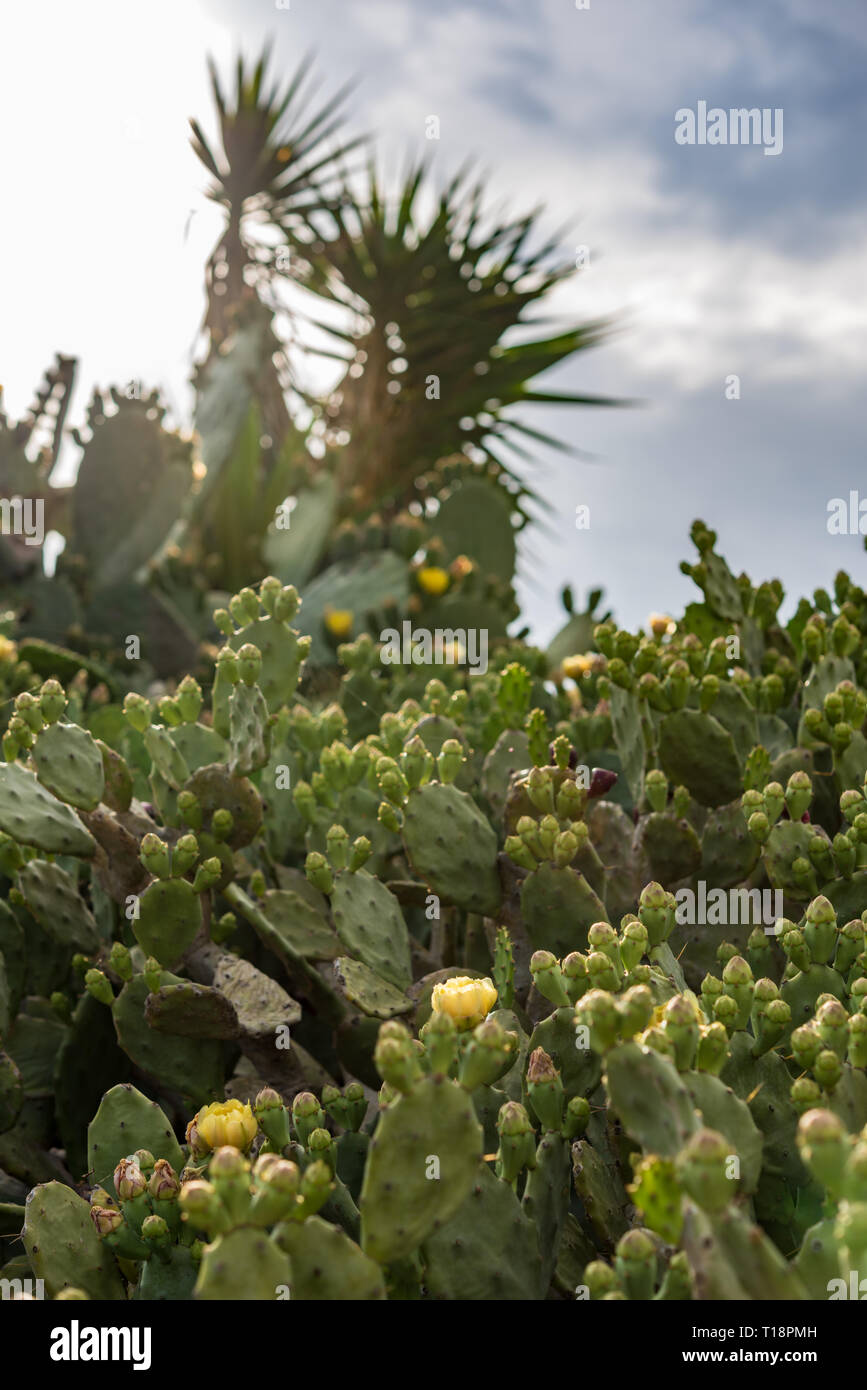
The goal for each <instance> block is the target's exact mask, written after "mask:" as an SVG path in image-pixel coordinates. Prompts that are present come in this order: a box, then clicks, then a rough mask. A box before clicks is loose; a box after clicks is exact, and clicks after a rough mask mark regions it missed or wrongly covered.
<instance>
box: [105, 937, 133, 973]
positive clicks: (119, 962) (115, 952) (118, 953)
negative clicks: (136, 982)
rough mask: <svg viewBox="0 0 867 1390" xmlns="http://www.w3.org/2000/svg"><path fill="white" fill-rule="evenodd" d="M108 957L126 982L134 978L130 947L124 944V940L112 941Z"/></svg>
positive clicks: (113, 968)
mask: <svg viewBox="0 0 867 1390" xmlns="http://www.w3.org/2000/svg"><path fill="white" fill-rule="evenodd" d="M108 959H109V965H110V966H111V968H112V970H113V971H114V973H115V975H117V977H118V979H120V980H123V981H124V982H126V981H127V980H131V979H132V960H131V958H130V954H129V950H128V948H127V947H126V946H124V944H123V942H122V941H114V942H112V947H111V951H110V953H109V958H108Z"/></svg>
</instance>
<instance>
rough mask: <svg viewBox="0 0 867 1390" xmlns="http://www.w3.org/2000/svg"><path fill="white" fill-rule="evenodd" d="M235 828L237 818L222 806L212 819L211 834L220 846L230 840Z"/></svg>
mask: <svg viewBox="0 0 867 1390" xmlns="http://www.w3.org/2000/svg"><path fill="white" fill-rule="evenodd" d="M234 828H235V817H234V816H233V815H232V812H231V811H230V810H229V809H228V808H227V807H225V806H220V807H219V808H218V809H217V810H216V811H215V812H214V814H213V816H212V817H211V834H212V835H213V837H214V839H215V840H216V841H217V843H218V844H222V843H223V842H224V841H225V840H228V838H229V836H230V835H231V833H232V831H233V830H234Z"/></svg>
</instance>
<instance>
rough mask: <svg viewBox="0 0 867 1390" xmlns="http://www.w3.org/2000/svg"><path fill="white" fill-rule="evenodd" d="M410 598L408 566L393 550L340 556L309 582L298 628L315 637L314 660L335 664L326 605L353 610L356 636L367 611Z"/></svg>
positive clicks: (311, 651) (311, 656) (299, 615)
mask: <svg viewBox="0 0 867 1390" xmlns="http://www.w3.org/2000/svg"><path fill="white" fill-rule="evenodd" d="M408 598H409V567H408V565H407V562H406V560H404V559H403V558H402V557H401V556H400V555H396V554H395V553H394V551H391V550H379V551H374V552H371V553H369V554H366V555H362V556H361V557H360V558H359V559H357V560H351V561H344V560H340V561H338V562H337V564H334V565H330V566H329V568H328V569H326V570H323V571H322V573H321V574H318V575H317V576H316V578H315V579H314V580H313V582H312V584H308V585H307V589H306V591H305V594H304V606H303V608H302V609H301V612H300V613H299V614H298V616H297V618H296V619H295V622H296V625H297V627H298V631H299V632H302V633H306V634H309V635H310V636H311V637H312V638H313V645H312V646H311V648H310V660H311V662H312V663H315V664H316V665H320V666H329V665H334V664H335V655H334V651H333V649H332V648H331V647H330V646H329V644H328V641H327V640H326V637H325V624H324V620H325V613H326V609H328V608H335V609H348V610H349V611H350V612H351V613H353V614H354V615H355V620H354V622H353V630H352V636H353V637H357V636H358V634H359V633H360V632H362V631H364V619H365V617H366V615H367V614H368V613H372V612H375V611H378V610H380V609H382V608H383V607H385V605H386V604H390V603H394V604H396V605H397V606H398V607H399V608H400V607H402V606H403V604H404V603H405V602H406V600H407V599H408ZM248 631H249V629H248ZM245 639H246V640H248V641H251V640H254V639H253V638H247V637H246V633H245ZM257 645H258V644H257Z"/></svg>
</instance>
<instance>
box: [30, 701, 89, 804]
mask: <svg viewBox="0 0 867 1390" xmlns="http://www.w3.org/2000/svg"><path fill="white" fill-rule="evenodd" d="M33 763H34V766H35V767H36V775H37V777H38V778H39V780H40V782H41V783H42V785H43V786H44V787H47V788H48V790H49V791H50V792H53V793H54V795H55V796H56V797H58V798H59V799H60V800H61V801H65V802H68V803H69V805H71V806H77V807H78V809H79V810H80V811H92V810H93V809H94V808H95V807H96V806H98V805H99V803H100V801H101V800H102V793H103V791H104V789H105V772H104V770H103V766H102V754H101V753H100V751H99V749H98V748H97V746H96V744H95V743H94V741H93V739H92V738H91V736H90V734H89V733H88V732H87V730H86V729H80V728H78V726H77V725H76V724H64V723H61V722H60V721H58V723H56V724H49V726H48V728H46V729H43V730H42V733H41V734H40V735H39V736H38V738H37V739H36V742H35V743H34V745H33Z"/></svg>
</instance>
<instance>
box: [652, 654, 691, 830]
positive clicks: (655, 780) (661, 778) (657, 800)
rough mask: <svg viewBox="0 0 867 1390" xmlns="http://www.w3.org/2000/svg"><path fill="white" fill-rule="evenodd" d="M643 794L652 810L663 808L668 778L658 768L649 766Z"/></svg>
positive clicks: (666, 799) (660, 810)
mask: <svg viewBox="0 0 867 1390" xmlns="http://www.w3.org/2000/svg"><path fill="white" fill-rule="evenodd" d="M706 679H707V678H706ZM644 794H645V796H646V797H647V800H648V802H649V803H650V806H651V809H652V810H654V811H657V812H662V811H664V810H665V807H666V803H667V801H668V778H667V777H666V775H665V773H664V772H662V771H661V769H660V768H658V767H655V768H651V770H650V771H649V772H648V774H647V776H646V777H645V779H644Z"/></svg>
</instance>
